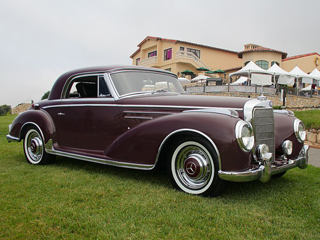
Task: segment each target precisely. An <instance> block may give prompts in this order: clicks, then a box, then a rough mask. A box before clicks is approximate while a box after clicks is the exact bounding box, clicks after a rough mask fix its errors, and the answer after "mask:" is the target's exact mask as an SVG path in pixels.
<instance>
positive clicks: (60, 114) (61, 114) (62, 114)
mask: <svg viewBox="0 0 320 240" xmlns="http://www.w3.org/2000/svg"><path fill="white" fill-rule="evenodd" d="M58 115H59V116H64V115H66V114H65V113H62V112H59V113H58Z"/></svg>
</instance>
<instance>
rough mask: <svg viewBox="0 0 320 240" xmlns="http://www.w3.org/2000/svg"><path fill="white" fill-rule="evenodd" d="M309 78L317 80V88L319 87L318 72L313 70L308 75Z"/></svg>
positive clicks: (319, 75) (319, 73)
mask: <svg viewBox="0 0 320 240" xmlns="http://www.w3.org/2000/svg"><path fill="white" fill-rule="evenodd" d="M309 76H310V77H312V78H313V79H315V80H317V86H318V87H319V86H320V71H319V70H318V69H317V68H315V69H314V70H313V71H312V72H311V73H309Z"/></svg>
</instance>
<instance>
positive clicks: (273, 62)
mask: <svg viewBox="0 0 320 240" xmlns="http://www.w3.org/2000/svg"><path fill="white" fill-rule="evenodd" d="M273 64H277V65H278V66H280V64H279V63H278V62H276V61H272V62H271V67H272V66H273Z"/></svg>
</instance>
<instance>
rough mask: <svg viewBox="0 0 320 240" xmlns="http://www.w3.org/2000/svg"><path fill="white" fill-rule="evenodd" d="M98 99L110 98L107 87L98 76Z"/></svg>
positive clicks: (101, 77)
mask: <svg viewBox="0 0 320 240" xmlns="http://www.w3.org/2000/svg"><path fill="white" fill-rule="evenodd" d="M99 97H111V94H110V92H109V89H108V86H107V84H106V81H105V80H104V77H103V76H99Z"/></svg>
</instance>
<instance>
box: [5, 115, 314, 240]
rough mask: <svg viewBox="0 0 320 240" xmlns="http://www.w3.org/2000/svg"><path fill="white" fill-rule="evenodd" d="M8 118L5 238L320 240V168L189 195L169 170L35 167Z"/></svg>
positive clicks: (73, 163)
mask: <svg viewBox="0 0 320 240" xmlns="http://www.w3.org/2000/svg"><path fill="white" fill-rule="evenodd" d="M13 118H14V116H5V117H0V135H1V137H0V153H1V154H0V219H1V220H0V222H1V224H0V239H273V240H274V239H281V240H283V239H290V240H291V239H304V240H305V239H312V240H314V239H320V168H316V167H313V166H308V168H307V169H305V170H300V169H294V170H291V171H288V172H287V173H286V174H285V175H284V176H283V177H282V178H280V179H273V180H271V181H270V182H268V183H261V182H260V181H255V182H249V183H231V184H230V186H229V188H228V189H227V190H226V192H225V193H224V194H223V195H222V196H220V197H218V198H205V197H197V196H192V195H188V194H185V193H183V192H179V191H176V190H174V189H173V188H172V186H171V184H170V182H169V180H168V179H167V177H166V175H165V174H163V173H161V172H148V171H138V170H129V169H121V168H114V167H109V166H104V165H98V164H94V163H87V162H82V161H77V160H72V159H68V158H57V161H56V162H55V163H54V164H52V165H47V166H33V165H30V164H28V163H27V161H26V160H25V158H24V154H23V150H22V143H10V144H9V143H7V141H6V138H5V135H6V134H7V133H8V124H9V123H11V122H12V120H13Z"/></svg>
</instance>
